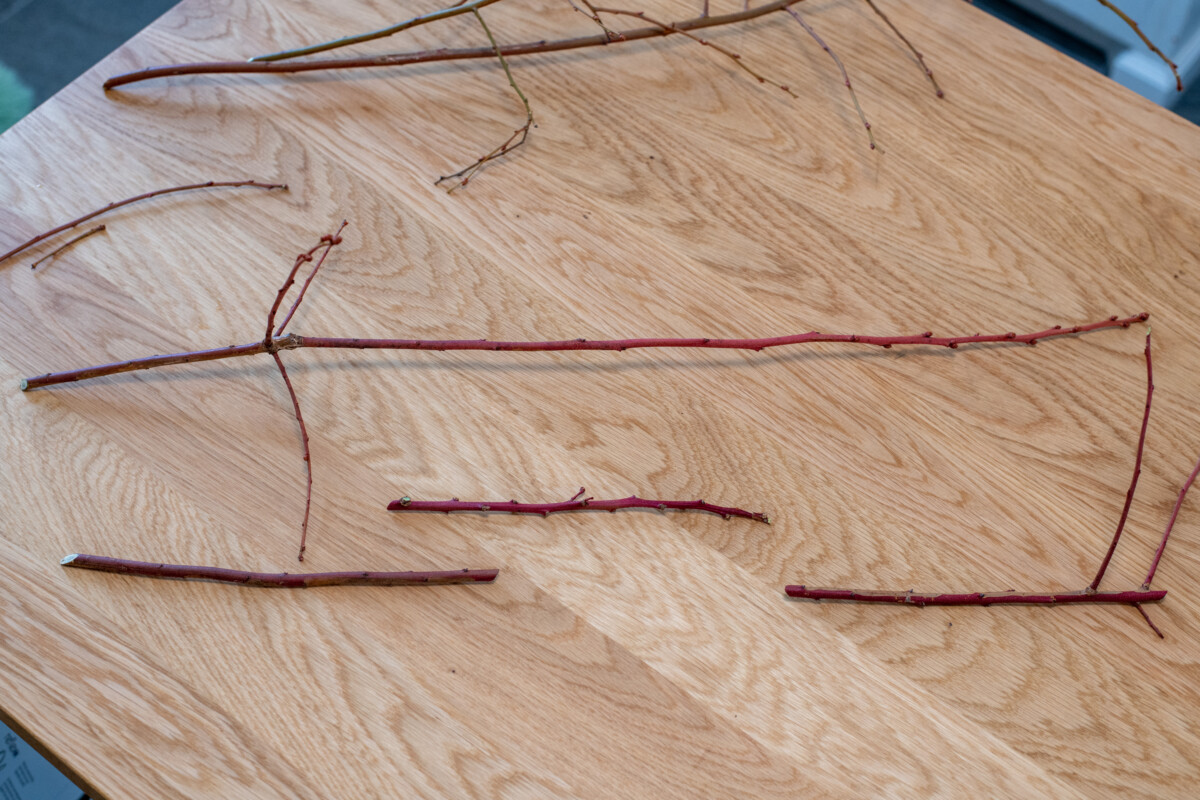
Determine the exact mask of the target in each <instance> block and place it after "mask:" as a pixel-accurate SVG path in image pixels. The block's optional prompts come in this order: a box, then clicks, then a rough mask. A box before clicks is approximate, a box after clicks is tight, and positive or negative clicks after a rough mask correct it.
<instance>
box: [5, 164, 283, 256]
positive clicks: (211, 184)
mask: <svg viewBox="0 0 1200 800" xmlns="http://www.w3.org/2000/svg"><path fill="white" fill-rule="evenodd" d="M239 186H253V187H255V188H258V189H287V188H288V187H287V184H286V183H259V182H258V181H206V182H205V183H189V184H187V185H186V186H171V187H169V188H167V189H156V190H154V191H153V192H146V193H145V194H139V195H135V196H134V197H127V198H125V199H124V200H118V201H116V202H115V203H109V204H108V205H106V206H104V207H103V208H98V209H96V210H95V211H91V212H89V213H87V214H84V215H83V216H82V217H76V218H75V219H73V220H71V221H70V222H65V223H63V224H62V225H59V226H58V227H57V228H51V229H50V230H48V231H46V232H45V233H39V234H38V235H37V236H34V237H33V238H32V239H29V240H28V241H26V242H23V243H22V244H19V245H17V246H16V247H14V248H13V249H12V250H9V251H8V252H7V253H5V254H4V255H0V262H3V261H5V260H7V259H9V258H12V257H13V256H15V255H16V254H17V253H20V252H22V251H24V250H28V249H29V248H30V247H33V246H34V245H35V244H37V243H38V242H41V241H44V240H45V239H49V238H50V237H51V236H54V235H55V234H57V233H62V232H63V231H65V230H68V229H70V228H74V227H75V226H76V225H82V224H83V223H85V222H87V221H88V220H90V219H95V218H96V217H98V216H100V215H101V214H107V213H108V212H109V211H114V210H116V209H118V208H121V207H122V206H127V205H129V204H130V203H137V202H139V201H141V200H149V199H150V198H152V197H161V196H162V195H164V194H172V193H174V192H190V191H191V190H193V189H215V188H218V187H224V188H235V187H239Z"/></svg>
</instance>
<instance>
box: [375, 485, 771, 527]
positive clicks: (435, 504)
mask: <svg viewBox="0 0 1200 800" xmlns="http://www.w3.org/2000/svg"><path fill="white" fill-rule="evenodd" d="M583 493H584V490H583V488H580V490H579V494H577V495H575V496H574V497H573V498H571V499H570V500H568V501H566V502H563V503H518V502H517V501H516V500H502V501H499V502H486V503H481V502H474V501H464V500H459V499H458V498H457V497H456V498H454V499H453V500H413V499H412V498H411V497H401V498H400V499H399V500H393V501H392V502H391V503H389V504H388V511H438V512H443V513H446V514H449V513H451V512H455V511H482V512H485V513H486V512H488V511H497V512H504V513H509V514H541V515H542V516H543V517H546V516H549V515H551V514H554V513H557V512H559V511H610V512H615V511H617V510H619V509H623V508H646V509H655V510H658V511H666V510H667V509H670V510H672V511H707V512H708V513H710V514H718V515H720V516H722V517H724V518H725V519H729V518H730V517H744V518H746V519H752V520H755V521H756V522H766V523H770V522H771V518H770V517H769V516H767V515H766V514H763V513H761V512H756V511H745V510H743V509H740V508H732V507H728V506H715V505H712V504H711V503H706V502H704V501H703V500H649V499H647V498H644V497H638V496H637V495H632V496H630V497H624V498H621V499H620V500H596V499H595V498H592V497H582V495H583Z"/></svg>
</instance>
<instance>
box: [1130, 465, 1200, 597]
mask: <svg viewBox="0 0 1200 800" xmlns="http://www.w3.org/2000/svg"><path fill="white" fill-rule="evenodd" d="M1197 475H1200V461H1197V462H1196V468H1195V469H1194V470H1192V474H1191V475H1189V476H1188V479H1187V480H1186V481H1184V484H1183V488H1182V489H1180V490H1179V498H1178V499H1177V500H1176V501H1175V508H1174V509H1173V510H1172V511H1171V519H1170V520H1168V521H1167V529H1166V530H1165V531H1163V537H1162V541H1161V542H1159V545H1158V549H1157V550H1155V551H1154V560H1153V561H1151V562H1150V571H1149V572H1147V573H1146V580H1145V581H1143V582H1142V588H1143V589H1148V588H1149V587H1150V582H1151V581H1153V580H1154V573H1155V572H1158V562H1159V561H1162V557H1163V552H1164V551H1166V549H1167V540H1168V539H1170V538H1171V529H1172V528H1174V527H1175V520H1176V519H1178V518H1179V509H1181V508H1183V498H1185V497H1187V493H1188V489H1191V488H1192V484H1193V483H1195V482H1196V476H1197Z"/></svg>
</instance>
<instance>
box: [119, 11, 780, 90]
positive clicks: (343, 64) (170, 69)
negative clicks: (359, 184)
mask: <svg viewBox="0 0 1200 800" xmlns="http://www.w3.org/2000/svg"><path fill="white" fill-rule="evenodd" d="M799 2H802V0H771V2H769V3H764V4H763V5H761V6H757V7H755V8H747V9H745V10H743V11H736V12H733V13H730V14H721V15H718V16H699V17H694V18H692V19H688V20H682V21H680V22H672V23H669V29H663V28H660V27H657V26H650V27H646V28H637V29H635V30H631V31H624V32H623V33H622V34H621V38H620V39H619V40H616V41H614V40H612V39H610V38H609V37H608V34H606V33H599V34H594V35H592V36H576V37H573V38H569V39H557V40H546V39H540V40H538V41H534V42H523V43H520V44H510V45H500V53H501V54H502V55H504V57H505V58H510V57H512V56H519V55H530V54H533V53H554V52H558V51H561V50H577V49H579V48H582V47H601V46H605V45H609V44H615V43H617V42H635V41H638V40H640V39H653V38H656V37H660V36H670V35H671V34H673V33H678V32H682V31H685V30H698V29H701V28H714V27H720V26H722V25H732V24H734V23H738V22H745V21H747V20H751V19H756V18H758V17H762V16H765V15H767V14H771V13H773V12H776V11H780V10H782V9H784V8H787V7H788V6H792V5H795V4H796V3H799ZM495 57H496V49H495V48H493V47H491V46H490V45H489V46H485V47H463V48H439V49H437V50H422V51H418V52H413V53H393V54H390V55H381V56H355V57H350V58H324V59H314V60H307V61H274V62H264V61H211V62H199V63H194V64H170V65H166V66H161V67H148V68H146V69H142V70H138V71H136V72H130V73H126V74H124V75H116V76H114V77H112V78H109V79H108V80H106V81H105V82H104V88H105V90H108V89H115V88H117V87H118V86H124V85H126V84H130V83H138V82H139V81H147V80H152V79H155V78H167V77H172V76H177V75H213V74H221V75H252V74H264V73H267V74H285V73H294V72H312V71H317V70H326V69H364V68H370V67H399V66H406V65H409V64H424V63H428V62H431V61H460V60H465V59H478V58H495Z"/></svg>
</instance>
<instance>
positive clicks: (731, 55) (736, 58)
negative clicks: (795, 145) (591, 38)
mask: <svg viewBox="0 0 1200 800" xmlns="http://www.w3.org/2000/svg"><path fill="white" fill-rule="evenodd" d="M596 10H597V11H599V12H600V13H602V14H613V15H620V16H626V17H636V18H637V19H644V20H646V22H649V23H650V24H651V25H657V26H658V27H660V28H662V29H663V30H665V31H669V32H671V33H679V34H682V35H684V36H686V37H687V38H689V39H691V40H692V41H693V42H696V43H697V44H702V45H704V46H705V47H711V48H712V49H713V50H716V51H717V52H718V53H720V54H721V55H723V56H725V57H727V58H728V59H729V60H730V61H732V62H733V63H734V64H736V65H737V66H738V68H739V69H741V70H742V71H744V72H746V73H747V74H749V75H750V76H751V77H752V78H754V79H755V80H757V81H758V82H759V83H768V84H770V85H771V86H774V87H775V88H777V89H781V90H783V91H784V92H787V93H788V94H789V95H791V96H792V97H797V98H798V95H797V94H796V93H795V92H793V91H792V90H791V88H790V87H788V86H787V85H786V84H782V83H779V82H777V81H773V80H771V79H770V78H768V77H766V76H765V75H762V74H760V73H759V72H758V71H757V70H755V69H753V68H751V67H750V66H749V65H747V64H746V63H745V62H744V61H742V56H741V54H740V53H735V52H733V51H732V50H728V49H726V48H724V47H722V46H721V45H719V44H716V43H714V42H711V41H709V40H708V39H704V38H702V37H700V36H697V35H696V34H694V33H689V32H688V31H686V30H681V29H679V28H676V27H674V25H673V24H672V23H668V22H659V21H658V20H654V19H651V18H650V17H648V16H646V12H644V11H624V10H622V9H619V8H597V9H596Z"/></svg>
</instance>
